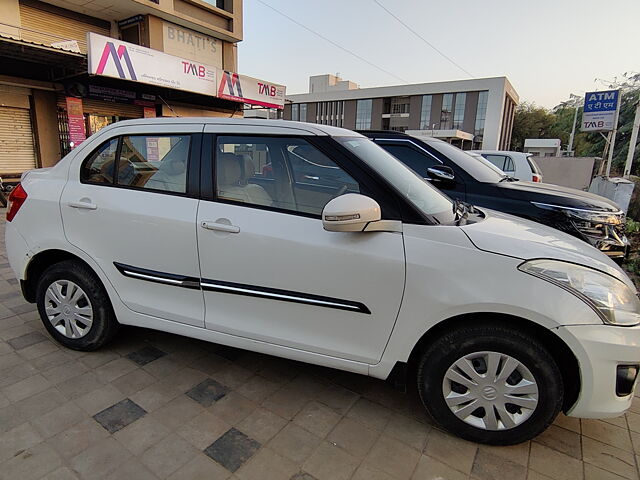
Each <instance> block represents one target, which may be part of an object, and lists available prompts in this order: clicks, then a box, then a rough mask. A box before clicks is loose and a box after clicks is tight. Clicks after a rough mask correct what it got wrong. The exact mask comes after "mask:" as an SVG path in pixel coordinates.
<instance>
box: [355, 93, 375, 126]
mask: <svg viewBox="0 0 640 480" xmlns="http://www.w3.org/2000/svg"><path fill="white" fill-rule="evenodd" d="M372 106H373V100H372V99H370V98H368V99H366V100H358V103H357V105H356V130H369V129H370V128H371V108H372Z"/></svg>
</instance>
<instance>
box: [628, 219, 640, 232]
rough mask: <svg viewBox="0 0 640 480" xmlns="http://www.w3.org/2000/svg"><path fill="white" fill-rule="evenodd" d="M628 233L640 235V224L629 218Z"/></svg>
mask: <svg viewBox="0 0 640 480" xmlns="http://www.w3.org/2000/svg"><path fill="white" fill-rule="evenodd" d="M626 232H627V233H638V232H640V222H636V221H635V220H633V219H631V218H627V226H626Z"/></svg>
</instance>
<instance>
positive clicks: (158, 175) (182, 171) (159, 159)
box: [116, 135, 191, 193]
mask: <svg viewBox="0 0 640 480" xmlns="http://www.w3.org/2000/svg"><path fill="white" fill-rule="evenodd" d="M190 140H191V137H190V135H167V136H155V135H153V136H151V135H135V136H125V137H122V146H121V148H120V158H119V160H118V180H117V182H116V183H117V185H121V186H125V187H134V188H142V189H148V190H160V191H165V192H176V193H186V191H187V165H188V160H189V147H190Z"/></svg>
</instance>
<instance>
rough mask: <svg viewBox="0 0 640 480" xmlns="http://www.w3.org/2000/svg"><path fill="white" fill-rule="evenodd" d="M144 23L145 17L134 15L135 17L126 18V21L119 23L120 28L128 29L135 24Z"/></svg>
mask: <svg viewBox="0 0 640 480" xmlns="http://www.w3.org/2000/svg"><path fill="white" fill-rule="evenodd" d="M143 21H144V16H143V15H134V16H133V17H129V18H125V19H124V20H120V21H119V22H118V27H120V28H122V27H126V26H128V25H133V24H134V23H141V22H143Z"/></svg>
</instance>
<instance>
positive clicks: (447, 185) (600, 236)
mask: <svg viewBox="0 0 640 480" xmlns="http://www.w3.org/2000/svg"><path fill="white" fill-rule="evenodd" d="M360 133H361V134H363V135H366V136H367V137H369V138H371V139H372V140H373V141H374V142H375V143H377V144H378V145H380V146H381V147H382V148H384V149H385V150H387V151H388V152H389V153H391V154H392V155H394V156H395V157H396V158H398V159H399V160H400V161H402V162H403V163H404V164H406V165H407V166H409V167H410V168H412V169H413V170H414V171H416V172H417V173H418V174H419V175H420V176H422V177H424V178H425V179H426V180H429V181H430V182H432V183H433V185H434V186H437V187H438V188H439V189H441V190H442V191H443V192H445V193H446V194H447V195H449V196H450V197H452V198H454V199H458V200H461V201H463V202H467V203H470V204H472V205H477V206H478V207H486V208H491V209H494V210H498V211H501V212H505V213H510V214H512V215H517V216H519V217H523V218H527V219H530V220H534V221H536V222H540V223H543V224H545V225H549V226H551V227H554V228H557V229H558V230H562V231H564V232H567V233H569V234H571V235H573V236H575V237H578V238H580V239H582V240H584V241H585V242H588V243H589V244H591V245H593V246H594V247H596V248H598V249H600V251H602V252H603V253H605V254H607V255H608V256H609V257H611V258H614V259H616V258H617V259H621V258H624V256H625V255H626V252H627V250H628V245H629V241H628V240H627V237H626V236H625V233H624V231H625V229H624V227H625V221H626V220H625V214H624V212H622V211H621V210H620V207H618V205H616V204H615V203H614V202H612V201H611V200H609V199H607V198H604V197H601V196H599V195H594V194H592V193H588V192H583V191H581V190H576V189H573V188H566V187H561V186H559V185H552V184H547V183H533V182H523V181H519V180H518V179H516V178H512V177H509V176H508V175H505V174H504V173H503V172H502V171H501V170H499V169H498V168H496V167H494V166H493V165H492V164H491V163H489V162H488V161H483V159H481V158H478V157H472V156H470V155H468V154H467V153H465V152H464V151H462V150H460V149H459V148H457V147H454V146H453V145H450V144H448V143H446V142H443V141H442V140H438V139H435V138H428V137H427V138H425V139H418V138H415V137H412V136H409V135H406V134H404V133H400V132H393V131H361V132H360Z"/></svg>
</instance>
